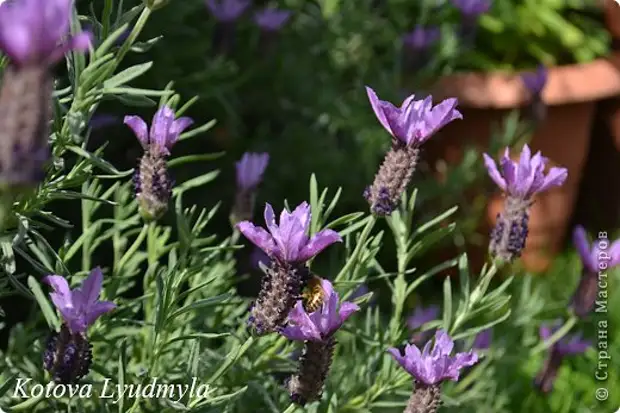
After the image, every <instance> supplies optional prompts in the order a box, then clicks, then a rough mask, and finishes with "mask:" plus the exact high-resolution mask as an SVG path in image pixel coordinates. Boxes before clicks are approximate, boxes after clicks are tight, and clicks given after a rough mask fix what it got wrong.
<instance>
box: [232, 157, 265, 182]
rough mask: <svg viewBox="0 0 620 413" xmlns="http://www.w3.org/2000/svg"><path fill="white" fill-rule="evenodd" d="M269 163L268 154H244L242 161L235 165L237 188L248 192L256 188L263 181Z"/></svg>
mask: <svg viewBox="0 0 620 413" xmlns="http://www.w3.org/2000/svg"><path fill="white" fill-rule="evenodd" d="M268 163H269V154H268V153H252V152H246V153H244V154H243V157H242V158H241V160H239V161H238V162H237V163H236V164H235V166H236V169H237V187H238V188H240V189H246V190H247V189H254V188H256V186H258V184H259V183H260V181H261V180H262V179H263V174H264V173H265V169H266V168H267V164H268Z"/></svg>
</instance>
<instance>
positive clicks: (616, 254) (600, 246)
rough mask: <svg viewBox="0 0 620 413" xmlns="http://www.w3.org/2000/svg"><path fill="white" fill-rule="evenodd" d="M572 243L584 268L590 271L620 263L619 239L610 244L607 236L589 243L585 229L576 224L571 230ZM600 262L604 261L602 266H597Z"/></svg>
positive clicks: (595, 271)
mask: <svg viewBox="0 0 620 413" xmlns="http://www.w3.org/2000/svg"><path fill="white" fill-rule="evenodd" d="M573 245H574V246H575V248H576V249H577V252H578V253H579V257H580V258H581V262H582V263H583V266H584V268H585V269H586V270H588V271H590V272H593V273H598V272H599V271H600V270H602V269H607V268H612V267H615V266H617V265H620V239H619V240H616V241H614V242H613V243H611V245H609V241H608V240H607V238H604V239H602V240H598V241H597V242H595V243H593V244H592V245H590V242H589V241H588V234H587V233H586V230H585V229H584V228H583V227H582V226H581V225H578V226H577V227H575V230H574V231H573ZM602 262H605V265H604V266H603V267H604V268H601V267H600V266H599V263H602Z"/></svg>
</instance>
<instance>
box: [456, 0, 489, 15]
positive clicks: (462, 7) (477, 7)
mask: <svg viewBox="0 0 620 413" xmlns="http://www.w3.org/2000/svg"><path fill="white" fill-rule="evenodd" d="M452 4H454V7H456V8H457V9H459V11H460V12H461V13H462V14H463V16H465V17H466V18H476V17H478V16H480V15H481V14H484V13H486V12H488V11H489V9H490V8H491V2H490V0H452Z"/></svg>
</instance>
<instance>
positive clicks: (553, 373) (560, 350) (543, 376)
mask: <svg viewBox="0 0 620 413" xmlns="http://www.w3.org/2000/svg"><path fill="white" fill-rule="evenodd" d="M561 324H562V323H561V321H560V322H558V323H556V324H555V326H553V327H549V326H547V325H542V326H541V327H540V329H539V333H540V338H541V339H542V340H545V341H546V340H548V339H549V338H550V337H551V336H552V335H553V333H555V332H556V331H557V330H558V328H559V327H560V326H561ZM591 346H592V343H591V342H590V341H587V340H583V339H582V337H581V334H575V335H571V336H565V337H563V338H562V339H560V340H559V341H558V342H556V343H555V344H554V345H553V346H552V347H551V350H550V351H549V355H548V357H547V360H546V361H545V365H544V366H543V368H542V370H541V371H540V372H539V373H538V375H537V376H536V378H535V379H534V386H536V388H538V389H539V390H540V391H542V392H544V393H549V392H550V391H551V390H553V384H554V382H555V379H556V377H557V374H558V371H559V369H560V366H561V365H562V361H563V360H564V358H565V357H566V356H569V355H574V354H581V353H584V352H585V351H586V350H587V349H588V348H590V347H591Z"/></svg>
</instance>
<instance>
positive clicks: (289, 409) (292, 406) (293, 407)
mask: <svg viewBox="0 0 620 413" xmlns="http://www.w3.org/2000/svg"><path fill="white" fill-rule="evenodd" d="M295 410H297V405H296V404H295V403H291V404H290V405H289V406H288V407H287V408H286V410H284V412H282V413H293V412H294V411H295Z"/></svg>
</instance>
